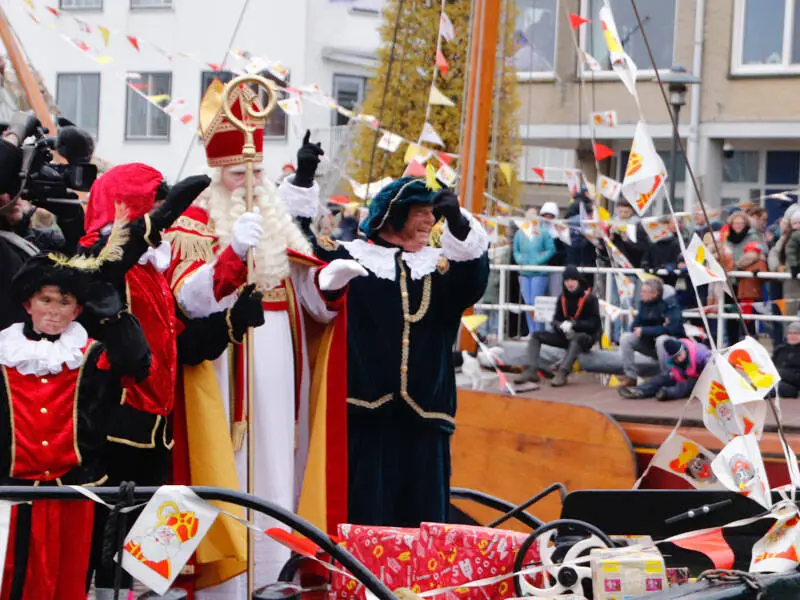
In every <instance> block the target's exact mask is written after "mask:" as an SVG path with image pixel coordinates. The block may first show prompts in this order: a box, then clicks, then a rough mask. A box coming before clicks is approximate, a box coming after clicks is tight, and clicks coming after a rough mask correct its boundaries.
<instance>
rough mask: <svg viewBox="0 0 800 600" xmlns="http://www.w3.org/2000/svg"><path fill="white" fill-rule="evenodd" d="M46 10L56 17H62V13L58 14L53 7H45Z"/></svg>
mask: <svg viewBox="0 0 800 600" xmlns="http://www.w3.org/2000/svg"><path fill="white" fill-rule="evenodd" d="M45 8H46V9H47V10H48V11H50V12H51V13H53V14H54V15H55V16H57V17H60V16H61V13H59V12H58V11H57V10H56V9H55V8H53V7H52V6H45Z"/></svg>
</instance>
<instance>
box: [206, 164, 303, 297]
mask: <svg viewBox="0 0 800 600" xmlns="http://www.w3.org/2000/svg"><path fill="white" fill-rule="evenodd" d="M220 174H221V170H220V169H218V168H217V169H213V170H212V173H211V180H212V183H211V185H210V186H209V187H208V190H207V193H206V194H204V196H205V197H204V198H202V204H205V208H206V210H208V214H209V216H210V218H211V221H212V223H213V224H214V229H215V233H216V235H217V237H218V238H219V241H220V245H221V246H223V247H224V246H227V245H228V244H229V243H230V239H231V231H232V229H233V224H234V222H235V221H236V219H238V218H239V217H240V216H241V215H242V214H244V212H245V210H246V204H245V199H244V196H245V190H244V188H238V189H236V190H234V191H233V192H229V191H228V189H227V188H226V187H225V186H224V185H223V184H222V183H221V182H220ZM253 205H254V206H256V207H258V210H259V213H260V214H261V216H262V217H263V218H264V222H263V227H264V234H263V235H262V236H261V243H260V244H259V246H258V247H257V248H256V249H255V257H254V258H255V269H256V274H255V280H256V284H257V285H258V287H259V289H261V290H264V291H266V290H271V289H273V288H274V287H276V286H278V285H280V283H281V282H282V281H283V280H284V279H286V278H287V277H289V273H290V271H289V257H288V255H287V253H286V250H287V248H291V249H292V250H295V251H297V252H300V253H301V254H306V255H309V256H311V255H312V252H313V251H312V249H311V245H310V244H309V243H308V240H307V239H306V238H305V236H304V235H303V233H302V232H301V231H300V228H299V227H297V225H296V224H295V222H294V221H293V220H292V217H291V215H290V214H289V213H288V212H287V210H286V207H285V206H284V205H283V202H281V200H280V199H279V198H278V194H277V192H276V190H275V186H274V185H273V184H272V183H271V182H269V181H266V180H265V181H264V183H263V185H261V186H258V187H256V188H255V189H254V190H253Z"/></svg>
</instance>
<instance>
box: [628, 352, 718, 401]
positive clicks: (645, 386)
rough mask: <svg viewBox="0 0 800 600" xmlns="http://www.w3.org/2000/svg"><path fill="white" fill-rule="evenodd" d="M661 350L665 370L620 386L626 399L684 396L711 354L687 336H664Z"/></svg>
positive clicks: (661, 398) (674, 398) (677, 397)
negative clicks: (644, 379)
mask: <svg viewBox="0 0 800 600" xmlns="http://www.w3.org/2000/svg"><path fill="white" fill-rule="evenodd" d="M664 352H665V354H666V358H667V368H668V370H667V371H666V372H665V373H662V374H661V375H656V376H655V377H651V378H650V379H648V380H647V381H645V382H644V383H642V384H640V385H638V386H636V387H623V388H620V390H619V395H620V396H622V397H623V398H628V399H630V400H633V399H639V398H652V397H653V396H655V397H656V398H657V399H658V400H677V399H679V398H688V397H689V394H691V393H692V389H694V384H695V383H696V382H697V379H698V378H699V377H700V374H701V373H702V372H703V369H704V368H705V366H706V364H707V363H708V361H709V359H710V358H711V350H709V349H708V347H706V346H705V345H703V344H700V343H698V342H694V341H692V340H690V339H681V340H678V339H675V338H672V337H671V338H667V339H666V340H664Z"/></svg>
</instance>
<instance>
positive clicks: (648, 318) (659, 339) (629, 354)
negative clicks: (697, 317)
mask: <svg viewBox="0 0 800 600" xmlns="http://www.w3.org/2000/svg"><path fill="white" fill-rule="evenodd" d="M669 337H674V338H683V337H686V333H685V332H684V330H683V316H682V315H681V306H680V304H678V302H677V300H676V299H675V298H674V297H671V298H664V283H663V282H662V281H661V280H660V279H658V278H657V277H653V278H652V279H648V280H646V281H645V282H644V283H643V284H642V291H641V302H640V303H639V312H638V313H637V315H636V318H635V319H634V321H633V330H632V331H631V332H629V333H626V334H623V336H622V338H621V339H620V341H619V349H620V352H621V353H622V368H623V370H624V371H625V378H624V379H623V380H622V384H621V387H632V386H635V385H636V377H637V371H636V365H635V364H634V355H635V353H636V352H639V353H640V354H644V355H645V356H649V357H650V358H655V359H657V360H658V361H659V363H660V365H661V372H662V373H663V372H666V371H667V364H666V356H665V354H664V349H663V345H664V342H665V341H666V340H667V338H669Z"/></svg>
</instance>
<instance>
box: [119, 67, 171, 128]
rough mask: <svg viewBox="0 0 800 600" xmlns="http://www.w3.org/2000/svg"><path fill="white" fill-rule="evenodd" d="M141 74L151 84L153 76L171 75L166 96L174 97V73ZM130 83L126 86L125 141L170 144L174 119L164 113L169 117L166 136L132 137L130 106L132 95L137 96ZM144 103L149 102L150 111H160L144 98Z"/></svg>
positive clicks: (149, 72)
mask: <svg viewBox="0 0 800 600" xmlns="http://www.w3.org/2000/svg"><path fill="white" fill-rule="evenodd" d="M140 74H141V76H142V78H144V77H147V78H148V83H149V82H150V79H149V78H150V77H152V76H153V75H169V90H168V91H166V92H164V93H165V94H169V95H170V96H172V84H173V81H172V71H143V72H141V71H140ZM128 83H130V82H126V85H125V141H126V142H166V143H169V141H170V138H171V136H172V117H170V115H168V114H166V113H164V114H165V116H166V117H167V134H166V135H165V136H157V135H132V134H131V133H130V132H129V131H128V111H129V109H130V104H131V103H130V99H131V94H134V95H135V94H136V92H134V91H133V90H131V89H130V87H129V86H128V85H127V84H128ZM142 101H143V102H147V108H148V110H158V109H157V108H155V107H154V106H152V103H151V102H148V101H147V100H145V99H144V98H142ZM159 112H161V111H159ZM147 129H148V130H149V129H150V122H149V114H148V123H147Z"/></svg>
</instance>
